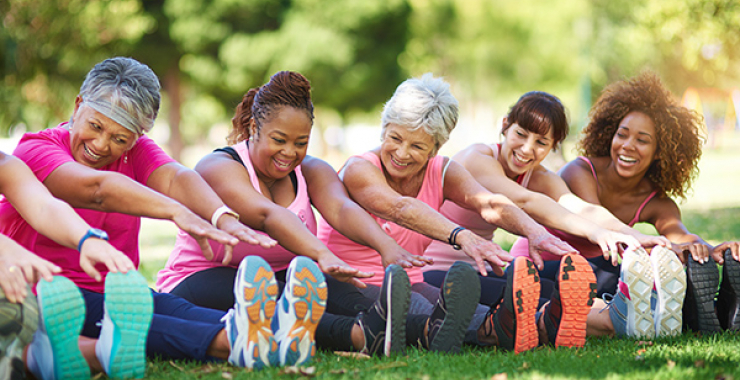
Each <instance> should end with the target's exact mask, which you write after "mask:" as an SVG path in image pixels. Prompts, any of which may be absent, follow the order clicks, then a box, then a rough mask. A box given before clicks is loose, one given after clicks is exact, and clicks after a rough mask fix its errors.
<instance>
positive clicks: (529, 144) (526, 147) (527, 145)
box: [521, 138, 534, 153]
mask: <svg viewBox="0 0 740 380" xmlns="http://www.w3.org/2000/svg"><path fill="white" fill-rule="evenodd" d="M521 150H522V152H524V153H531V152H532V151H533V150H534V139H531V138H529V139H527V141H525V142H524V144H522V149H521Z"/></svg>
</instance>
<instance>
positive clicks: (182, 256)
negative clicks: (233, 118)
mask: <svg viewBox="0 0 740 380" xmlns="http://www.w3.org/2000/svg"><path fill="white" fill-rule="evenodd" d="M232 148H233V149H234V150H235V151H236V152H237V153H238V156H237V157H238V158H240V159H241V162H242V164H244V167H245V168H246V170H247V172H248V173H249V179H250V182H251V183H252V186H253V187H254V189H255V190H257V192H259V193H260V194H262V191H261V190H260V186H259V182H258V180H257V173H256V172H255V170H254V165H253V164H252V161H251V160H250V158H249V148H248V147H247V144H246V143H239V144H236V145H234V146H233V147H232ZM223 151H226V152H228V150H226V149H224V150H223ZM237 161H238V160H237ZM294 172H295V178H296V180H297V181H296V183H297V187H296V190H297V191H296V197H295V199H294V200H293V202H292V203H291V204H290V205H289V206H288V207H287V209H288V210H290V211H291V212H293V213H294V214H296V215H297V216H298V218H300V219H301V221H302V222H303V223H304V224H305V225H306V228H307V229H308V230H309V231H311V233H312V234H314V235H316V217H315V216H314V213H313V209H312V208H311V200H310V199H309V196H308V188H307V186H306V179H305V178H304V177H303V172H302V171H301V165H298V166H297V167H296V168H295V170H294ZM255 232H257V233H260V234H262V235H267V234H265V233H264V232H261V231H255ZM209 243H210V244H211V249H213V260H210V261H209V260H206V258H205V257H203V253H202V251H201V249H200V246H199V245H198V242H197V241H196V240H195V239H193V238H192V237H191V236H190V235H189V234H187V233H186V232H183V231H182V230H181V231H179V232H178V233H177V240H176V241H175V248H174V249H173V250H172V254H170V257H169V259H168V260H167V264H165V267H164V268H163V269H162V270H160V271H159V273H158V274H157V289H159V291H161V292H170V291H172V289H174V288H175V287H176V286H177V285H178V284H179V283H180V282H181V281H182V280H184V279H185V278H186V277H188V276H190V275H191V274H193V273H196V272H199V271H202V270H205V269H209V268H214V267H220V266H223V264H221V260H223V257H224V246H223V245H222V244H218V243H215V242H213V241H209ZM232 255H233V256H232V259H231V263H229V264H228V266H231V267H234V268H237V267H238V266H239V263H240V262H241V261H242V259H244V258H245V257H247V256H252V255H256V256H261V257H262V258H263V259H265V261H267V263H268V264H270V266H271V267H272V269H273V270H274V271H276V272H277V271H281V270H283V269H286V268H287V267H288V265H290V261H291V260H292V259H293V258H294V257H295V256H296V255H295V254H294V253H292V252H290V251H288V250H287V249H285V248H283V247H282V246H281V245H279V244H278V245H275V246H274V247H272V248H262V247H260V246H258V245H252V244H247V243H244V242H239V243H238V244H237V245H236V246H235V247H234V250H233V252H232Z"/></svg>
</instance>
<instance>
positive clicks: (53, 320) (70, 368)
mask: <svg viewBox="0 0 740 380" xmlns="http://www.w3.org/2000/svg"><path fill="white" fill-rule="evenodd" d="M36 290H37V292H38V294H39V309H40V314H41V316H42V318H43V323H44V329H45V330H46V335H47V336H48V337H49V342H50V343H51V348H52V352H53V353H54V377H55V379H56V380H62V379H83V378H85V379H86V378H89V377H90V368H89V367H88V365H87V362H86V361H85V359H84V358H83V357H82V353H81V352H80V348H79V345H78V341H79V339H80V332H82V325H83V324H84V323H85V301H84V300H83V299H82V294H81V293H80V290H79V289H78V288H77V285H75V284H74V283H73V282H72V281H70V280H69V279H67V278H66V277H62V276H54V278H53V279H52V281H51V282H47V281H44V280H41V281H39V284H38V286H37V289H36Z"/></svg>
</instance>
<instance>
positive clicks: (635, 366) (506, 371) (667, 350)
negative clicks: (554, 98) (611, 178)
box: [140, 151, 740, 380]
mask: <svg viewBox="0 0 740 380" xmlns="http://www.w3.org/2000/svg"><path fill="white" fill-rule="evenodd" d="M738 157H740V156H738V155H737V154H736V153H733V152H729V151H725V152H722V151H710V152H706V153H705V154H704V157H703V159H702V163H701V165H700V166H701V168H702V176H700V177H699V179H698V180H697V182H696V183H695V186H694V194H693V197H692V198H691V199H689V200H688V201H687V202H686V203H684V204H682V205H681V208H682V210H683V220H684V224H685V225H686V226H687V228H688V229H689V231H691V232H693V233H696V234H698V235H700V236H702V237H703V238H704V239H705V240H707V241H709V242H710V243H713V244H717V243H720V242H723V241H727V240H738V237H739V236H740V217H738V215H740V197H738V196H737V195H736V193H735V192H734V190H733V189H735V188H737V186H735V182H738V185H739V186H740V175H738V174H740V173H733V172H732V171H733V170H734V171H740V158H738ZM728 163H731V164H729V165H728ZM720 168H721V170H720ZM733 181H734V182H733ZM638 228H639V229H640V230H642V231H643V232H647V233H650V232H654V229H652V227H651V226H646V225H638ZM175 232H176V229H175V228H174V227H173V226H172V225H171V223H165V222H159V221H151V220H143V221H142V234H141V238H140V243H141V245H142V262H141V267H140V269H141V271H142V273H143V274H144V275H145V276H146V277H147V278H148V279H149V280H150V282H152V283H153V282H154V279H155V277H156V273H157V271H158V270H159V269H161V268H162V267H163V266H164V263H165V261H166V259H167V255H168V254H169V252H170V250H171V249H172V247H173V246H174V236H175ZM514 239H515V237H514V236H512V235H510V234H507V233H506V232H505V231H497V233H496V238H495V241H496V242H497V243H499V244H500V245H501V246H502V247H504V248H506V249H508V248H509V247H510V246H511V244H512V243H513V242H514ZM738 363H740V335H738V334H736V333H723V334H717V335H710V336H701V335H695V334H684V335H681V336H679V337H673V338H660V339H655V340H652V341H639V340H634V339H613V338H612V339H609V338H589V339H588V340H587V343H586V346H585V347H583V348H581V349H553V348H547V347H541V348H537V349H535V350H533V351H531V352H526V353H523V354H520V355H514V354H512V353H509V352H503V351H499V350H497V349H481V348H474V347H464V349H463V352H462V353H461V354H459V355H444V354H435V353H429V352H424V351H419V350H417V349H414V348H411V349H409V350H408V351H407V353H406V355H399V356H396V357H391V358H370V359H360V358H356V357H344V356H340V355H336V354H335V353H332V352H319V353H318V354H317V356H316V357H315V358H314V360H313V361H312V362H311V363H310V366H308V367H302V368H300V369H296V368H288V369H286V368H268V369H266V370H262V371H249V370H245V369H242V368H235V367H231V366H229V365H227V364H223V363H210V364H203V363H197V362H189V361H170V360H156V359H155V360H150V361H149V362H148V366H149V368H148V369H147V377H146V378H147V379H205V380H208V379H213V380H215V379H262V378H278V379H308V378H312V377H316V378H320V379H352V380H356V379H449V378H454V379H492V380H500V379H507V378H511V379H594V378H599V379H736V378H737V379H740V368H739V367H738Z"/></svg>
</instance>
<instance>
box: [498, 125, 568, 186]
mask: <svg viewBox="0 0 740 380" xmlns="http://www.w3.org/2000/svg"><path fill="white" fill-rule="evenodd" d="M553 144H554V139H553V135H552V128H550V130H548V131H547V134H544V135H542V134H539V133H534V132H531V131H529V130H526V129H524V128H522V127H521V126H519V124H516V123H514V124H512V125H510V126H509V128H508V129H507V130H506V132H504V141H503V143H502V144H501V152H500V154H499V161H500V162H501V164H502V166H503V168H504V172H505V173H506V176H507V177H509V178H515V177H517V176H519V175H522V174H524V173H526V172H527V170H530V169H532V168H534V167H536V166H537V165H539V164H540V163H541V162H542V160H544V159H545V157H547V155H548V154H549V153H550V151H551V150H552V147H553Z"/></svg>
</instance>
